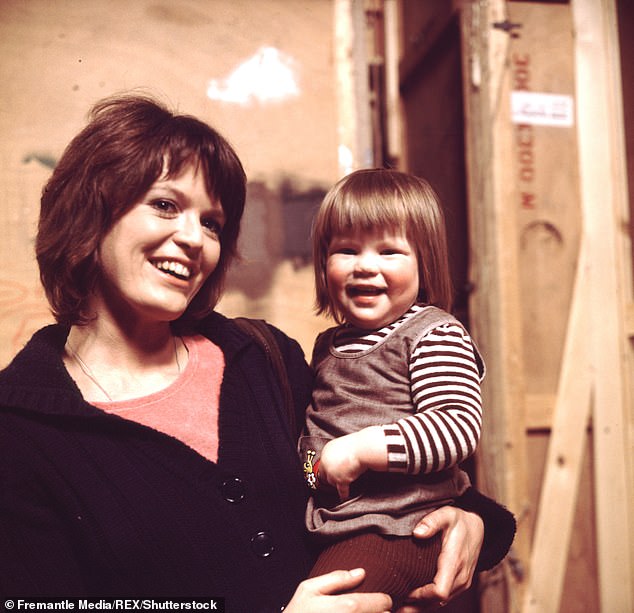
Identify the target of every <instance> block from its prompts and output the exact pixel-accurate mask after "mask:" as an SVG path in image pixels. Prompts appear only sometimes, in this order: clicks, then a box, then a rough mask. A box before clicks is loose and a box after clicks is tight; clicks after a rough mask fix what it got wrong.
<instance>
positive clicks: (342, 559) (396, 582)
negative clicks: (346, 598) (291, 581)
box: [310, 533, 442, 605]
mask: <svg viewBox="0 0 634 613" xmlns="http://www.w3.org/2000/svg"><path fill="white" fill-rule="evenodd" d="M441 546H442V534H438V535H436V536H434V537H432V538H430V539H425V540H422V539H415V538H413V537H398V536H385V535H381V534H374V533H364V534H359V535H355V536H351V537H349V538H347V539H345V540H343V541H339V542H337V543H333V544H332V545H330V546H328V547H327V548H326V549H324V550H323V551H322V552H321V554H320V555H319V558H318V559H317V562H316V563H315V566H314V567H313V569H312V571H311V573H310V576H311V577H316V576H317V575H323V574H325V573H328V572H330V571H333V570H341V569H343V570H351V569H353V568H365V572H366V577H365V580H364V581H363V583H362V584H361V585H360V586H359V587H358V588H355V590H354V591H355V592H384V593H386V594H389V595H390V596H391V597H392V600H393V601H394V604H395V605H397V604H398V603H399V602H401V601H402V600H403V599H404V598H405V596H407V594H409V593H410V592H411V591H412V590H413V589H415V588H417V587H420V586H422V585H425V584H426V583H430V582H431V581H432V580H433V578H434V575H435V574H436V565H437V561H438V555H439V554H440V549H441Z"/></svg>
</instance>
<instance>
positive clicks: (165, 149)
mask: <svg viewBox="0 0 634 613" xmlns="http://www.w3.org/2000/svg"><path fill="white" fill-rule="evenodd" d="M89 119H90V121H89V123H88V125H87V126H86V127H85V128H84V129H83V130H82V131H81V132H80V133H79V134H78V135H77V136H76V137H75V138H74V139H73V140H72V141H71V142H70V144H69V145H68V147H67V148H66V150H65V151H64V153H63V155H62V157H61V159H60V161H59V163H58V164H57V166H56V168H55V170H54V171H53V174H52V176H51V178H50V179H49V181H48V183H47V184H46V186H45V187H44V190H43V193H42V199H41V208H40V219H39V225H38V232H37V238H36V244H35V252H36V256H37V262H38V265H39V269H40V279H41V281H42V284H43V286H44V290H45V292H46V296H47V298H48V301H49V303H50V305H51V309H52V312H53V315H54V316H55V318H56V320H57V321H58V322H60V323H64V324H68V325H72V324H82V323H85V322H87V321H88V320H89V319H90V317H91V314H90V313H88V312H87V306H88V299H89V297H90V295H91V293H92V292H93V290H94V289H95V285H96V283H97V282H98V281H99V277H100V270H99V262H98V257H97V254H98V250H99V247H100V245H101V241H102V240H103V238H104V236H105V235H106V233H107V232H108V231H109V230H110V229H111V228H112V226H113V224H114V223H115V222H116V221H118V220H119V219H120V218H121V216H122V215H124V214H125V213H126V212H127V211H128V210H129V209H130V208H131V207H132V206H133V205H134V204H135V203H136V202H138V201H139V199H140V198H141V197H142V196H143V195H144V194H145V193H146V192H147V191H148V190H149V189H150V187H151V186H152V184H153V183H154V182H155V181H157V180H158V179H159V178H160V177H162V176H166V177H168V178H171V177H175V176H178V175H179V174H180V173H181V172H182V171H183V170H185V169H186V168H187V166H189V165H190V164H193V165H194V166H195V167H197V168H199V169H200V171H202V172H203V175H204V177H205V184H206V188H207V192H208V194H209V196H210V197H211V198H213V199H218V200H219V201H220V202H221V204H222V208H223V210H224V213H225V216H226V223H225V225H224V227H223V230H222V233H221V236H220V244H221V252H220V261H219V262H218V266H217V267H216V269H215V270H214V272H213V273H212V275H211V276H210V277H209V279H207V281H206V283H205V284H204V285H203V287H202V288H201V289H200V291H199V292H198V294H197V295H196V297H195V298H194V300H193V301H192V303H191V304H190V305H189V307H188V309H187V311H186V312H185V314H184V315H183V316H182V318H181V319H182V320H184V321H191V320H195V319H198V318H200V317H202V316H203V315H204V314H206V313H208V312H209V311H210V310H211V309H212V308H213V307H214V306H215V304H216V302H217V301H218V299H219V297H220V294H221V292H222V287H223V283H224V279H225V276H226V272H227V268H228V266H229V264H230V262H231V260H232V258H233V257H234V256H235V255H236V254H237V241H238V234H239V230H240V220H241V217H242V212H243V210H244V202H245V194H246V177H245V173H244V170H243V167H242V164H241V163H240V160H239V158H238V156H237V155H236V153H235V151H234V150H233V148H232V147H231V145H229V143H228V142H227V141H226V140H225V139H224V138H223V137H222V136H221V135H220V134H219V133H218V132H216V131H215V130H214V129H213V128H211V127H210V126H209V125H207V124H206V123H204V122H202V121H200V120H198V119H196V118H194V117H191V116H189V115H180V114H176V113H173V112H171V111H170V110H168V109H167V108H166V107H165V106H163V105H162V104H161V103H159V102H157V101H156V100H154V99H153V98H151V97H149V96H145V95H136V94H135V95H132V94H130V95H124V96H118V97H112V98H107V99H105V100H102V101H101V102H98V103H97V104H96V105H95V106H94V107H93V109H92V111H91V113H90V115H89Z"/></svg>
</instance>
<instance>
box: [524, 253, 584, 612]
mask: <svg viewBox="0 0 634 613" xmlns="http://www.w3.org/2000/svg"><path fill="white" fill-rule="evenodd" d="M588 257H589V256H588V250H587V248H586V247H585V245H584V243H582V249H581V253H580V257H579V267H578V269H577V277H576V281H575V290H574V294H573V302H572V307H571V310H570V317H569V319H568V327H567V332H566V342H565V346H564V354H563V362H562V367H561V372H560V378H559V385H558V391H557V400H556V403H555V412H554V415H553V425H552V433H551V438H550V444H549V447H548V457H547V460H546V474H545V476H544V482H543V486H542V491H541V496H540V501H539V507H538V515H537V524H536V527H535V535H534V538H533V547H532V554H531V562H530V577H529V583H528V586H527V589H526V593H525V597H524V603H523V609H522V611H523V612H524V613H557V611H559V602H560V599H561V594H562V591H563V582H564V577H565V571H566V562H567V559H568V548H569V544H570V537H571V532H572V524H573V520H574V511H575V506H576V501H577V488H578V484H579V475H580V471H581V466H582V459H583V458H582V455H583V447H584V442H585V430H586V427H587V424H588V418H589V416H590V397H591V382H592V377H591V369H590V355H589V346H588V334H587V330H586V325H587V324H586V322H587V321H588V316H589V314H590V313H589V306H588V305H589V302H588V298H589V295H590V293H591V291H590V271H589V269H590V266H589V260H588Z"/></svg>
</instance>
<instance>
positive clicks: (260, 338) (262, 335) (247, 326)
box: [233, 317, 297, 436]
mask: <svg viewBox="0 0 634 613" xmlns="http://www.w3.org/2000/svg"><path fill="white" fill-rule="evenodd" d="M233 321H235V322H236V324H237V325H238V327H239V328H240V329H241V330H243V331H244V332H246V333H247V334H249V336H251V337H252V338H253V339H255V341H256V342H257V343H258V344H259V345H260V346H261V347H262V349H264V353H266V357H267V359H268V360H269V362H270V364H271V366H272V367H273V371H274V372H275V374H276V375H277V380H278V383H279V386H280V392H281V394H282V401H283V402H284V408H285V409H286V414H287V418H288V424H289V427H290V431H291V433H292V435H293V436H295V435H296V434H297V425H296V423H295V403H294V402H293V393H292V392H291V384H290V381H289V380H288V372H287V371H286V365H285V364H284V358H283V357H282V353H281V351H280V347H279V345H278V344H277V340H276V338H275V336H274V335H273V332H271V329H270V328H269V326H268V325H267V323H266V322H265V321H264V320H263V319H249V318H248V317H236V318H235V319H234V320H233Z"/></svg>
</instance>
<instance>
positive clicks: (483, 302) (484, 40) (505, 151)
mask: <svg viewBox="0 0 634 613" xmlns="http://www.w3.org/2000/svg"><path fill="white" fill-rule="evenodd" d="M505 5H506V3H505V2H504V1H503V0H493V1H489V2H468V3H465V5H464V8H463V11H462V13H461V27H462V33H463V75H464V83H463V85H464V100H465V130H466V149H467V168H468V173H467V175H468V181H467V190H468V200H469V211H470V214H469V226H470V227H469V235H470V239H469V242H470V244H471V245H472V249H471V261H470V268H471V269H470V279H471V280H472V282H473V285H474V291H473V292H472V293H471V295H470V315H471V325H472V329H473V334H474V337H475V338H476V339H477V340H478V344H479V345H480V347H481V349H482V351H483V353H484V355H485V359H486V361H487V368H488V374H487V377H486V379H485V382H484V387H483V395H484V403H485V406H486V417H485V419H484V432H483V443H482V446H481V449H480V451H479V453H478V483H479V486H480V487H481V488H482V489H483V490H485V491H487V492H488V493H490V494H491V495H493V496H494V497H495V498H497V499H498V500H501V501H503V502H504V503H505V504H506V505H508V507H509V508H510V509H511V510H512V511H513V512H514V513H515V514H516V516H517V517H518V519H519V521H520V530H519V531H518V534H517V536H516V539H515V542H514V544H513V552H512V554H511V556H509V558H508V559H509V560H511V559H513V561H514V565H513V568H515V569H519V571H520V572H517V573H507V574H506V577H507V578H508V579H509V581H511V582H512V585H507V586H504V585H503V584H501V583H500V582H497V581H491V582H487V580H486V578H485V579H484V581H483V582H482V588H483V591H482V608H483V610H504V611H505V612H512V611H517V609H516V608H515V605H514V604H513V603H514V602H515V601H516V596H515V591H516V590H521V589H522V584H521V571H522V570H524V569H525V568H526V566H527V564H528V551H529V534H528V531H527V530H526V529H524V527H525V526H526V523H527V522H526V519H527V516H528V513H529V512H530V511H529V504H528V492H527V468H526V448H525V445H526V436H525V431H526V428H525V417H524V381H523V368H522V343H521V318H520V313H521V308H520V302H519V289H518V279H519V272H518V266H519V263H518V245H519V240H518V236H517V234H518V231H517V221H516V217H515V214H514V210H513V208H509V206H508V203H509V202H516V201H517V193H516V190H517V188H516V185H515V181H514V176H515V169H514V167H513V164H512V163H509V160H512V159H513V155H512V151H513V135H512V130H511V121H510V105H508V104H503V103H501V101H503V100H508V99H509V97H510V87H511V83H510V80H511V79H510V77H511V75H510V70H509V65H508V61H507V59H508V50H509V37H508V34H507V33H506V32H504V31H502V30H499V29H495V28H493V26H492V24H493V23H495V22H497V21H504V19H505V15H506V9H505ZM509 593H512V595H511V599H510V602H509ZM505 598H506V601H507V602H506V605H505V606H503V607H502V608H499V602H500V601H503V600H504V599H505Z"/></svg>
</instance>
